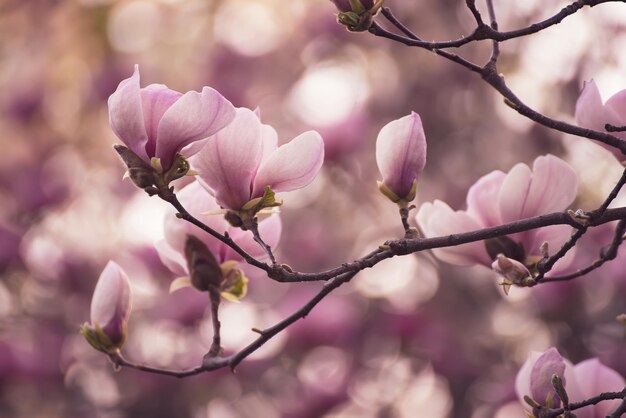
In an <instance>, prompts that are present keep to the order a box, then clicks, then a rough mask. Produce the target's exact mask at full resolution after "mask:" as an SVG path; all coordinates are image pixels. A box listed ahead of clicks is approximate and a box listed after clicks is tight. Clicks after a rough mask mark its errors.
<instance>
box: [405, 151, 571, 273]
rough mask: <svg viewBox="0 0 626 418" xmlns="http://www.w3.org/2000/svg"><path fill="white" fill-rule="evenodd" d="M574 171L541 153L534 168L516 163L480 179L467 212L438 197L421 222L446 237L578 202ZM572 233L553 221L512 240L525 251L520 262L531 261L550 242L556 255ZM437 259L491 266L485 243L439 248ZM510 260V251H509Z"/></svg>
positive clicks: (563, 263) (567, 260)
mask: <svg viewBox="0 0 626 418" xmlns="http://www.w3.org/2000/svg"><path fill="white" fill-rule="evenodd" d="M577 184H578V183H577V178H576V173H575V172H574V170H573V169H572V168H571V167H570V166H569V165H568V164H567V163H566V162H564V161H563V160H561V159H559V158H557V157H555V156H553V155H545V156H541V157H538V158H537V159H536V160H535V161H534V163H533V168H532V170H531V169H530V168H529V167H528V166H527V165H526V164H522V163H520V164H517V165H516V166H515V167H513V168H512V169H511V170H510V171H509V172H508V173H507V174H505V173H503V172H502V171H493V172H491V173H489V174H487V175H485V176H483V177H481V178H480V179H479V180H478V181H477V182H476V183H475V184H474V185H473V186H472V187H471V188H470V190H469V192H468V194H467V210H464V211H454V210H452V209H451V208H450V206H448V205H447V204H446V203H444V202H442V201H439V200H435V201H434V202H433V203H430V202H428V203H424V204H423V205H422V206H421V207H420V209H419V211H418V213H417V217H416V218H417V222H418V224H419V225H420V227H421V228H422V230H423V231H424V233H425V234H426V235H427V236H442V235H449V234H453V233H459V232H468V231H473V230H477V229H481V228H485V227H491V226H496V225H501V224H503V223H507V222H512V221H516V220H520V219H525V218H530V217H533V216H538V215H542V214H545V213H550V212H556V211H562V210H565V209H567V207H568V206H569V205H570V204H571V203H572V202H573V200H574V198H575V197H576V193H577ZM570 233H571V228H570V227H569V226H567V225H554V226H548V227H544V228H540V229H535V230H530V231H526V232H520V233H516V234H511V235H509V236H508V238H509V239H510V240H512V244H513V245H515V246H516V249H517V250H518V251H519V249H518V248H517V247H519V246H521V248H522V249H523V258H524V259H519V260H518V261H521V262H523V263H524V264H529V263H530V264H532V261H533V260H534V261H536V260H538V258H540V256H541V250H540V247H541V245H542V243H544V242H547V243H548V248H549V249H550V251H551V252H552V253H554V252H555V251H556V250H558V249H559V248H560V246H561V245H562V244H563V242H565V241H566V240H567V239H568V238H569V236H570ZM434 252H435V254H436V255H437V257H439V258H440V259H442V260H443V261H446V262H448V263H452V264H457V265H472V264H482V265H485V266H488V267H490V266H491V264H492V261H493V260H492V257H495V254H494V255H492V256H490V255H489V254H488V252H487V249H486V247H485V243H483V242H473V243H469V244H463V245H459V246H455V247H449V248H441V249H435V250H434ZM504 255H506V256H508V257H510V258H515V257H511V255H510V254H504ZM573 255H574V254H573V252H572V251H570V252H569V253H568V256H566V257H564V258H563V259H561V260H559V262H558V263H557V264H556V266H555V268H554V269H553V271H558V270H559V269H562V268H565V267H567V266H568V265H569V263H571V260H572V258H573Z"/></svg>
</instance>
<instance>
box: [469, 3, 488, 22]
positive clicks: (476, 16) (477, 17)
mask: <svg viewBox="0 0 626 418" xmlns="http://www.w3.org/2000/svg"><path fill="white" fill-rule="evenodd" d="M465 4H466V5H467V8H468V9H469V11H470V12H471V13H472V16H474V20H475V21H476V25H478V26H479V27H480V26H484V25H485V23H484V22H483V18H482V16H481V15H480V12H479V11H478V9H477V8H476V0H465Z"/></svg>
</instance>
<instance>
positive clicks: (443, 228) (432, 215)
mask: <svg viewBox="0 0 626 418" xmlns="http://www.w3.org/2000/svg"><path fill="white" fill-rule="evenodd" d="M416 220H417V223H418V224H419V226H420V228H421V229H422V231H423V232H424V234H425V235H426V236H427V237H439V236H445V235H450V234H457V233H460V232H469V231H474V230H477V229H481V228H483V227H484V226H483V225H481V224H480V223H479V222H478V221H477V220H476V219H474V218H472V217H471V216H470V215H469V214H467V212H464V211H456V212H455V211H453V210H452V209H451V208H450V206H448V205H447V204H446V203H444V202H442V201H440V200H435V201H434V202H433V203H429V202H427V203H424V204H422V206H421V207H420V209H419V211H418V212H417V215H416ZM433 251H434V253H435V255H436V256H437V258H439V259H441V260H443V261H445V262H447V263H450V264H456V265H460V266H467V265H473V264H483V265H485V266H491V260H490V259H489V256H488V255H487V251H486V250H485V246H484V244H483V243H482V242H480V241H479V242H473V243H469V244H463V245H458V246H454V247H446V248H436V249H434V250H433Z"/></svg>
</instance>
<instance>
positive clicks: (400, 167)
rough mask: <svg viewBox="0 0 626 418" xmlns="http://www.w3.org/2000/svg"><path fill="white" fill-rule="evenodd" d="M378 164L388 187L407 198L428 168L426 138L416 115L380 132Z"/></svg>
mask: <svg viewBox="0 0 626 418" xmlns="http://www.w3.org/2000/svg"><path fill="white" fill-rule="evenodd" d="M376 162H377V164H378V169H379V170H380V173H381V174H382V176H383V183H384V184H385V186H387V187H388V188H389V189H390V190H391V191H392V192H394V193H395V194H396V195H397V196H398V197H401V198H402V197H406V196H407V195H408V194H409V192H410V191H411V187H412V186H413V182H414V181H415V180H417V178H418V177H419V175H420V174H421V172H422V170H424V166H425V165H426V137H425V135H424V128H423V127H422V120H421V119H420V116H419V115H418V114H417V113H415V112H411V114H410V115H407V116H405V117H403V118H400V119H397V120H394V121H392V122H390V123H388V124H387V125H385V126H384V127H383V128H382V129H381V130H380V133H379V134H378V138H377V139H376Z"/></svg>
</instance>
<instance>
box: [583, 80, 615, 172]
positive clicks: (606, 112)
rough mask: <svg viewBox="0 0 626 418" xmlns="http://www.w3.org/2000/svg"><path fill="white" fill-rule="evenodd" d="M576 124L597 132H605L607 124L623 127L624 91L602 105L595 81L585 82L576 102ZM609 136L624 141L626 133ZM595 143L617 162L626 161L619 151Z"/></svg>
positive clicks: (613, 133) (612, 133)
mask: <svg viewBox="0 0 626 418" xmlns="http://www.w3.org/2000/svg"><path fill="white" fill-rule="evenodd" d="M576 123H578V125H579V126H581V127H583V128H588V129H593V130H595V131H599V132H606V128H605V125H606V124H607V123H608V124H611V125H613V126H618V127H621V126H625V125H626V89H625V90H621V91H619V92H617V93H615V94H614V95H613V96H611V97H610V98H609V99H608V100H607V101H606V102H604V103H603V101H602V97H601V96H600V91H599V90H598V86H597V85H596V83H595V81H593V80H590V81H587V82H585V83H584V85H583V89H582V91H581V92H580V96H579V97H578V101H577V102H576ZM611 135H615V136H617V137H619V138H621V139H623V140H626V132H611ZM597 143H598V144H600V145H602V146H603V147H604V148H606V149H608V150H609V151H611V152H612V153H613V155H614V156H615V158H617V159H618V160H619V161H623V160H624V159H626V157H625V156H624V154H622V152H621V151H620V150H619V149H617V148H614V147H611V146H608V145H605V144H603V143H601V142H597Z"/></svg>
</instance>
